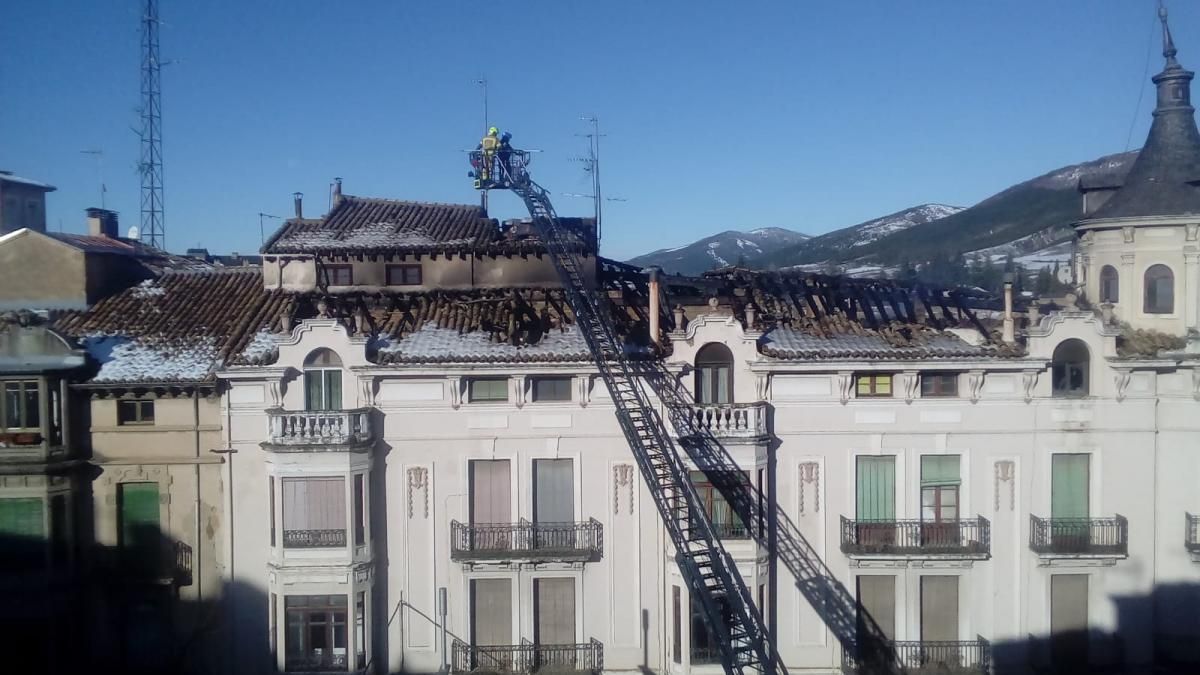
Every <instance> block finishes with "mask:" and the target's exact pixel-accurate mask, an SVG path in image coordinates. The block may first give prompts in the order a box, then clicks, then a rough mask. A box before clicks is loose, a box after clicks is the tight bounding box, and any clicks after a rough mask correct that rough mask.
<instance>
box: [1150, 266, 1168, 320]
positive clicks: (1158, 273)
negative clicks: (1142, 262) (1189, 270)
mask: <svg viewBox="0 0 1200 675" xmlns="http://www.w3.org/2000/svg"><path fill="white" fill-rule="evenodd" d="M1143 311H1144V312H1145V313H1147V314H1171V313H1172V312H1174V311H1175V275H1174V274H1173V273H1172V272H1171V268H1170V267H1167V266H1166V265H1151V266H1150V267H1149V268H1148V269H1147V270H1146V298H1145V304H1144V306H1143Z"/></svg>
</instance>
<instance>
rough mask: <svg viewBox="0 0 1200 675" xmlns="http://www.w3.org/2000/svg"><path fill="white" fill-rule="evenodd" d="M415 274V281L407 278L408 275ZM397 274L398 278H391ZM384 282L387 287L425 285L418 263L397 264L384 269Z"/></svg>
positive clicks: (422, 272)
mask: <svg viewBox="0 0 1200 675" xmlns="http://www.w3.org/2000/svg"><path fill="white" fill-rule="evenodd" d="M414 271H415V272H416V281H412V280H410V279H409V278H408V276H409V273H411V272H414ZM393 274H397V275H398V276H399V278H398V279H397V278H393V276H392V275H393ZM384 280H385V281H386V282H387V285H388V286H420V285H422V284H424V283H425V275H424V271H423V270H422V269H421V264H420V263H397V264H393V265H387V266H385V267H384Z"/></svg>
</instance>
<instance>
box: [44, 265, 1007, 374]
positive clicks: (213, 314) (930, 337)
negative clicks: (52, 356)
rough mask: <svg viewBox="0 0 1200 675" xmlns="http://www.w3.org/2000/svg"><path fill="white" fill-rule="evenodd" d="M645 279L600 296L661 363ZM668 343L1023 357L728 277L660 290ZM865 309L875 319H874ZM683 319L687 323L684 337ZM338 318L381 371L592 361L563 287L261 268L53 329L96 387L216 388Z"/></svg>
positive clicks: (953, 305) (864, 304)
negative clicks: (331, 282)
mask: <svg viewBox="0 0 1200 675" xmlns="http://www.w3.org/2000/svg"><path fill="white" fill-rule="evenodd" d="M647 279H648V277H647V275H646V274H643V273H641V272H640V271H639V270H636V269H635V268H631V267H629V266H627V265H622V264H619V263H614V262H612V261H604V264H602V265H601V266H600V287H599V289H598V291H597V292H598V293H599V295H600V299H601V303H600V304H601V306H602V307H603V308H605V310H606V311H608V312H609V315H610V316H611V317H612V320H613V323H614V325H615V327H616V331H617V333H618V336H619V337H620V339H621V340H622V341H623V342H624V343H625V346H626V351H627V353H629V354H631V355H634V356H637V357H638V358H653V357H655V355H658V356H664V355H665V354H666V351H665V350H664V349H663V348H656V347H653V346H652V342H651V340H650V336H649V333H648V327H649V318H648V315H647V312H648V308H649V297H648V292H649V286H648V283H647ZM661 287H662V293H663V297H662V298H661V302H660V307H661V316H660V321H659V325H660V331H661V335H660V338H661V339H660V342H661V344H663V345H664V346H665V349H666V350H669V348H670V347H669V345H670V344H671V342H670V340H669V339H667V334H668V333H670V332H671V331H674V330H676V329H677V328H686V325H687V323H688V322H689V321H691V320H693V319H695V318H696V317H698V316H700V315H702V314H711V313H716V314H720V315H725V316H733V317H735V318H736V319H738V320H740V321H742V322H745V321H747V319H749V318H751V317H753V319H752V325H751V326H750V327H751V328H752V329H753V330H756V331H759V332H760V333H761V334H762V335H761V337H760V338H759V348H760V351H761V352H762V353H763V354H764V355H765V356H767V357H771V358H776V359H789V360H792V359H794V360H820V359H865V358H890V359H926V358H989V357H1004V356H1014V355H1017V354H1018V353H1019V351H1018V350H1016V349H1014V348H1012V347H1007V346H995V345H994V344H990V343H988V344H983V345H980V346H975V345H972V344H969V343H968V342H966V341H964V340H962V339H959V338H958V337H957V336H956V335H955V334H954V333H953V332H951V331H949V330H946V329H947V328H972V327H974V328H976V329H978V330H983V331H985V333H986V331H987V328H986V327H985V326H983V325H982V324H979V323H978V322H976V321H974V320H973V318H972V317H973V315H972V314H971V312H970V310H969V309H967V308H966V305H965V304H964V302H963V299H962V298H960V297H956V296H955V295H954V294H948V293H944V292H941V291H937V292H933V291H925V290H922V289H918V288H916V287H906V286H903V285H900V284H896V283H894V282H888V281H870V280H854V279H842V278H838V277H823V276H818V275H787V274H768V273H751V272H746V271H744V270H727V271H724V272H722V273H720V274H710V275H708V276H705V277H669V276H664V277H662V279H661ZM868 310H869V311H868ZM679 311H682V316H683V317H684V319H683V325H681V326H676V323H675V316H676V313H677V312H679ZM317 317H323V318H332V319H336V320H338V321H340V322H341V323H342V324H343V325H345V326H346V328H347V331H348V332H350V333H351V334H352V335H359V336H363V337H367V338H368V343H367V344H368V352H369V353H368V355H369V356H370V358H372V359H373V360H374V361H375V362H376V363H380V364H394V365H401V364H435V363H567V362H570V363H587V362H590V361H591V360H592V356H591V353H590V351H589V349H588V347H587V344H586V342H585V341H584V339H583V336H582V335H581V334H580V333H579V331H578V329H577V327H576V324H575V315H574V312H572V310H571V308H570V306H569V305H568V303H567V300H566V295H565V293H564V292H563V290H562V289H559V288H521V289H515V288H494V289H474V290H462V291H449V290H447V291H425V292H416V293H413V292H388V291H383V292H361V293H337V294H323V293H319V292H313V293H289V292H286V291H281V290H274V289H271V290H268V289H265V288H264V287H263V283H262V277H261V273H260V272H259V271H258V270H257V269H255V268H230V269H212V270H204V271H191V272H168V273H166V274H164V275H163V276H162V277H160V278H158V279H154V280H149V281H146V282H143V283H142V284H140V285H138V286H134V287H132V288H130V289H127V290H125V291H123V292H121V293H119V294H117V295H114V296H112V297H109V298H107V299H105V300H102V301H101V302H99V303H98V304H96V305H95V306H94V307H92V308H91V309H90V310H87V311H75V312H68V313H66V314H64V315H62V316H61V317H59V318H58V319H57V320H56V322H55V328H57V329H58V330H60V331H62V332H63V333H64V334H66V335H68V336H70V337H72V338H74V339H76V340H78V341H79V342H80V343H81V344H82V345H83V346H84V347H85V348H86V349H87V351H88V354H89V355H90V357H91V358H92V360H93V361H95V362H96V364H98V366H99V369H98V371H97V372H96V374H95V376H94V377H93V379H92V382H94V383H96V384H111V385H118V384H134V383H146V384H153V383H202V382H211V381H212V380H213V379H214V376H215V373H216V371H217V370H219V369H221V368H224V367H227V366H231V365H263V364H269V363H272V362H273V361H274V359H275V358H276V356H275V355H276V353H277V352H276V347H275V341H276V337H277V336H279V335H280V334H281V333H283V332H284V331H285V327H289V326H295V325H297V324H298V323H299V322H300V321H303V320H305V319H310V318H317Z"/></svg>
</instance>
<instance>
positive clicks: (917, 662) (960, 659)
mask: <svg viewBox="0 0 1200 675" xmlns="http://www.w3.org/2000/svg"><path fill="white" fill-rule="evenodd" d="M888 645H889V646H890V647H892V649H893V650H894V651H895V654H896V660H897V662H898V663H899V665H900V666H901V667H902V668H903V670H904V672H905V673H907V674H909V675H916V674H917V673H922V674H923V673H929V674H933V673H937V674H938V675H990V673H991V672H992V647H991V644H990V643H988V641H987V640H984V639H983V638H977V639H975V640H952V641H942V640H938V641H931V640H910V641H901V642H889V643H888ZM842 672H843V673H853V674H861V675H869V671H868V670H867V669H865V668H864V667H863V664H862V663H860V662H859V660H858V658H857V656H856V655H855V654H854V653H853V652H851V651H843V652H842Z"/></svg>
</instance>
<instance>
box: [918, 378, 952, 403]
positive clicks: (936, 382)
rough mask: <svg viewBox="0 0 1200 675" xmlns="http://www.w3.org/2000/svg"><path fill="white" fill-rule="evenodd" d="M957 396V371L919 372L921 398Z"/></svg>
mask: <svg viewBox="0 0 1200 675" xmlns="http://www.w3.org/2000/svg"><path fill="white" fill-rule="evenodd" d="M957 396H958V373H921V398H938V397H945V398H954V397H957Z"/></svg>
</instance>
